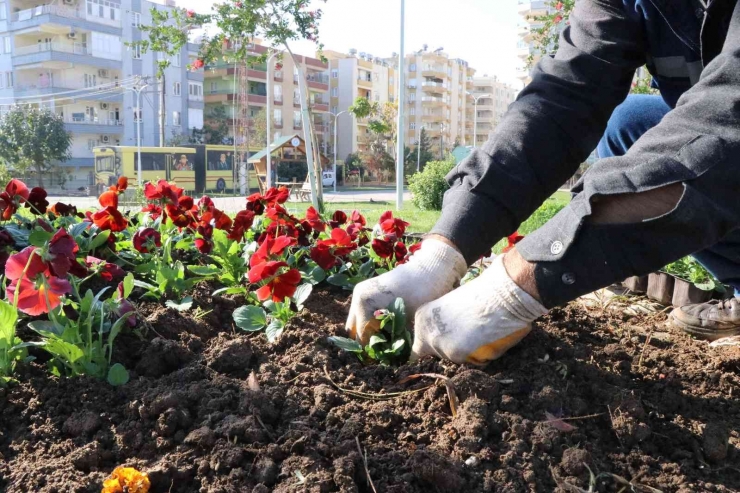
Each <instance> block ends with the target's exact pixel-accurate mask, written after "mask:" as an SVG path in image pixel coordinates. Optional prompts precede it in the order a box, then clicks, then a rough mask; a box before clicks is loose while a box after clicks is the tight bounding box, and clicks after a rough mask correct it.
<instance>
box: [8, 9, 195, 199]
mask: <svg viewBox="0 0 740 493" xmlns="http://www.w3.org/2000/svg"><path fill="white" fill-rule="evenodd" d="M153 7H154V8H157V9H171V8H173V7H175V5H174V3H173V2H171V1H170V2H168V4H166V5H165V4H158V3H153V2H150V1H147V0H46V1H44V0H2V1H0V37H1V38H2V40H1V41H2V46H1V52H0V112H5V111H8V109H9V108H10V107H11V106H12V105H14V104H32V105H41V106H44V107H47V108H49V109H50V110H51V111H53V112H55V113H57V114H59V115H61V116H62V117H63V119H64V122H65V125H66V127H67V130H68V131H69V132H70V133H71V135H72V147H71V159H70V160H68V161H67V162H66V163H63V167H64V168H65V169H66V170H67V171H68V172H69V176H68V179H67V183H66V184H65V188H67V189H75V188H78V187H84V186H87V185H90V184H92V183H93V155H92V149H93V147H95V146H97V145H101V144H111V145H136V119H137V118H141V120H142V125H141V127H142V145H144V146H157V145H159V144H160V142H159V119H158V115H159V114H160V107H159V90H160V87H159V85H158V84H157V82H156V80H155V74H156V57H157V56H158V54H156V53H151V52H149V53H145V54H142V53H141V52H140V50H132V49H131V48H129V47H128V46H127V45H126V43H130V42H133V41H139V40H141V39H142V32H141V30H140V26H142V25H147V24H151V22H152V21H151V14H150V9H151V8H153ZM197 50H198V47H197V46H196V45H192V44H191V45H188V46H187V47H185V48H184V49H183V50H182V52H181V53H180V55H179V56H176V57H174V58H173V59H172V66H171V67H170V68H169V69H167V71H166V74H165V87H164V91H165V95H166V97H165V113H166V128H165V138H166V139H169V138H170V137H171V136H172V135H173V133H181V132H188V131H189V129H190V128H194V127H195V128H200V127H201V126H202V125H203V105H204V103H203V72H202V71H200V72H188V71H187V68H186V67H187V65H188V64H189V63H190V60H191V59H193V58H194V57H195V56H196V55H197ZM138 77H143V78H147V77H149V81H150V85H149V87H148V88H147V89H145V91H144V92H143V94H142V101H143V104H142V108H140V109H139V108H137V107H136V104H137V103H136V97H135V95H134V94H133V92H132V91H131V90H130V89H131V88H132V87H133V86H134V83H135V81H136V79H137V78H138ZM52 187H54V184H52Z"/></svg>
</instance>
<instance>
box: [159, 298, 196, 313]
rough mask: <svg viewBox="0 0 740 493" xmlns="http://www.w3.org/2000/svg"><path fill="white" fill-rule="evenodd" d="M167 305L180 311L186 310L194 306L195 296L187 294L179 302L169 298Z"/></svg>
mask: <svg viewBox="0 0 740 493" xmlns="http://www.w3.org/2000/svg"><path fill="white" fill-rule="evenodd" d="M165 306H166V307H167V308H173V309H175V310H177V311H178V312H186V311H188V310H190V309H191V308H192V307H193V297H192V296H186V297H184V298H183V299H182V301H180V302H179V303H178V302H176V301H172V300H167V302H166V303H165Z"/></svg>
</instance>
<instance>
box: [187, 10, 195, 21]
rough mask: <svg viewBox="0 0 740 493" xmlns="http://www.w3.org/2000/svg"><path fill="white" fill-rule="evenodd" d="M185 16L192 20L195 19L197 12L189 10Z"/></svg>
mask: <svg viewBox="0 0 740 493" xmlns="http://www.w3.org/2000/svg"><path fill="white" fill-rule="evenodd" d="M185 15H186V16H187V18H188V19H192V18H193V17H195V11H194V10H188V11H186V12H185Z"/></svg>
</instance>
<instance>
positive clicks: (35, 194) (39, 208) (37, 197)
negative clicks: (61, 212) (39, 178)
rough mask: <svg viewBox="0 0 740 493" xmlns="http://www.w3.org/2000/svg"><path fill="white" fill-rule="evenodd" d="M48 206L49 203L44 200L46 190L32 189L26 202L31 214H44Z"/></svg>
mask: <svg viewBox="0 0 740 493" xmlns="http://www.w3.org/2000/svg"><path fill="white" fill-rule="evenodd" d="M48 206H49V202H47V200H46V190H44V189H43V188H41V187H34V188H32V189H31V193H29V194H28V199H27V200H26V207H28V208H29V209H31V213H33V214H46V208H47V207H48Z"/></svg>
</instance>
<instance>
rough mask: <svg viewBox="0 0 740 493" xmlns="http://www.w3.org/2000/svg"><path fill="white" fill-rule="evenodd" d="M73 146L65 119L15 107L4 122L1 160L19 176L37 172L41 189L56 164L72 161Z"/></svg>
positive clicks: (0, 128)
mask: <svg viewBox="0 0 740 493" xmlns="http://www.w3.org/2000/svg"><path fill="white" fill-rule="evenodd" d="M71 145H72V139H71V137H70V135H69V134H68V133H67V131H66V130H65V129H64V120H63V119H62V117H61V116H59V115H56V114H54V113H52V112H51V111H49V110H47V109H39V108H35V107H32V106H15V107H13V109H11V110H10V112H9V113H8V114H7V115H5V118H3V120H2V122H0V161H1V162H2V163H3V164H4V165H5V167H6V168H10V169H12V170H13V174H14V175H15V176H18V175H19V174H20V173H22V172H23V171H25V170H26V169H29V168H30V169H33V171H34V172H35V173H36V176H37V177H38V183H39V186H41V187H43V186H44V182H43V176H44V174H48V173H50V172H51V171H52V170H53V168H54V163H55V162H56V161H62V162H63V161H66V160H67V159H69V147H70V146H71Z"/></svg>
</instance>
